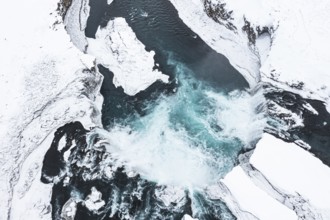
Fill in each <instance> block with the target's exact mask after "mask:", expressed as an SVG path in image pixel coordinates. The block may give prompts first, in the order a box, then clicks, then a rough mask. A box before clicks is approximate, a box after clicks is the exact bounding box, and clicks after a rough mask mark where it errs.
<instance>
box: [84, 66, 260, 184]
mask: <svg viewBox="0 0 330 220" xmlns="http://www.w3.org/2000/svg"><path fill="white" fill-rule="evenodd" d="M175 74H176V79H177V81H178V87H177V88H176V92H175V93H174V94H172V95H168V96H166V95H161V96H160V97H159V98H158V99H157V100H156V101H153V102H150V103H149V104H148V105H147V107H146V109H145V110H146V114H145V115H143V116H141V115H138V114H132V115H131V116H129V117H127V118H126V119H124V120H122V121H121V122H117V123H116V124H115V125H113V126H111V127H110V128H109V129H108V131H107V130H103V129H96V130H94V131H93V132H91V133H90V136H93V135H95V134H97V135H98V136H99V138H101V139H102V143H103V144H104V145H105V146H106V150H107V151H108V152H109V153H110V155H111V156H112V157H113V158H114V161H115V163H116V164H117V166H118V167H119V166H124V167H125V169H126V170H127V172H130V171H134V172H136V173H138V174H140V175H141V177H142V178H145V179H147V180H149V181H153V182H156V183H157V184H160V185H175V186H180V187H185V188H190V189H194V188H203V187H205V186H208V185H211V184H214V183H216V182H217V181H218V180H219V179H220V178H222V177H223V176H224V175H225V174H226V173H228V172H229V171H230V170H231V169H232V168H233V167H234V166H235V163H236V162H237V157H238V155H239V153H240V152H241V151H243V150H246V149H249V148H251V147H253V144H254V143H255V141H256V140H258V139H259V138H260V137H261V134H262V131H263V128H264V126H265V123H266V121H265V117H264V112H263V105H264V98H263V95H262V92H261V91H260V90H257V91H254V92H251V91H250V92H248V91H232V92H230V93H225V92H223V91H221V89H219V88H214V87H213V86H210V84H209V83H208V82H206V81H203V80H197V79H196V78H195V77H194V74H192V73H191V72H190V70H189V69H188V68H186V67H185V66H184V65H183V64H181V63H179V62H176V63H175Z"/></svg>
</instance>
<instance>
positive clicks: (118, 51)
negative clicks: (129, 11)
mask: <svg viewBox="0 0 330 220" xmlns="http://www.w3.org/2000/svg"><path fill="white" fill-rule="evenodd" d="M87 52H88V53H89V54H91V55H93V56H95V57H96V58H97V62H98V63H100V64H102V65H103V66H105V67H107V68H109V69H110V70H111V71H112V72H113V74H114V79H113V83H114V85H115V86H116V87H119V86H121V87H122V88H123V89H124V92H125V93H126V94H128V95H135V94H136V93H138V92H140V91H143V90H145V89H146V88H148V87H149V86H150V85H151V84H153V83H154V82H155V81H157V80H161V81H163V82H165V83H166V82H168V78H169V77H168V76H166V75H164V74H162V73H161V72H159V71H158V70H154V69H153V68H154V66H155V61H154V58H153V57H154V55H155V52H154V51H150V52H147V51H146V50H145V47H144V45H143V44H142V43H141V42H140V41H139V40H138V39H137V38H136V36H135V33H134V32H133V30H132V29H131V28H130V27H129V26H128V24H127V22H126V21H125V19H124V18H116V19H114V20H110V21H109V22H108V25H107V27H106V28H99V29H98V30H97V33H96V39H91V38H89V39H88V50H87Z"/></svg>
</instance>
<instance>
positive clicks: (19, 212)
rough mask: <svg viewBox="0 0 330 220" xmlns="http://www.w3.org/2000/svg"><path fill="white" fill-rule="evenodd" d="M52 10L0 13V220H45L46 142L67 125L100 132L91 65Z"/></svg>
mask: <svg viewBox="0 0 330 220" xmlns="http://www.w3.org/2000/svg"><path fill="white" fill-rule="evenodd" d="M57 3H58V2H57V1H50V0H48V1H40V0H32V1H18V2H17V1H16V2H6V7H1V9H0V16H1V19H0V25H1V27H2V28H3V30H5V31H2V32H1V33H0V48H1V49H2V52H3V53H5V55H4V56H1V66H0V79H1V80H0V90H1V92H0V98H1V103H2V104H1V113H0V155H1V156H0V157H1V160H0V166H1V168H0V194H1V200H0V212H1V213H2V214H1V216H0V219H7V218H8V216H10V218H11V219H42V218H43V217H46V218H49V214H50V213H49V210H48V211H47V209H48V208H47V207H48V206H49V196H50V192H51V191H50V190H51V189H50V187H48V186H42V185H41V184H40V181H39V179H40V172H39V171H40V167H41V163H42V159H43V155H44V153H45V151H46V150H47V147H48V146H49V145H50V143H51V138H47V137H49V135H50V134H52V132H54V130H55V129H56V128H57V127H59V126H61V125H63V124H65V123H67V122H70V121H73V120H79V121H81V122H82V123H83V124H84V126H86V127H90V126H95V125H99V126H100V125H101V120H100V111H99V110H100V107H101V103H102V97H101V96H100V94H99V89H100V84H101V80H102V77H101V75H100V74H98V73H96V72H95V71H93V70H92V67H93V65H94V64H93V61H94V58H92V57H91V56H89V55H84V54H83V53H82V52H80V51H79V50H78V49H77V48H76V47H75V46H74V45H73V44H72V43H71V42H70V37H69V36H68V35H67V33H66V31H65V29H64V26H63V24H62V22H61V21H60V20H61V17H60V16H58V15H57V12H56V11H55V10H56V8H57ZM13 12H15V13H13ZM55 23H57V24H56V25H54V24H55ZM36 149H37V150H36ZM35 150H36V151H35ZM39 190H40V191H39ZM39 192H40V193H39ZM41 193H42V194H41ZM22 204H24V205H22ZM43 206H45V207H46V208H45V209H44V208H42V207H43ZM39 208H40V209H39ZM45 214H46V216H44V215H45ZM29 217H31V218H29Z"/></svg>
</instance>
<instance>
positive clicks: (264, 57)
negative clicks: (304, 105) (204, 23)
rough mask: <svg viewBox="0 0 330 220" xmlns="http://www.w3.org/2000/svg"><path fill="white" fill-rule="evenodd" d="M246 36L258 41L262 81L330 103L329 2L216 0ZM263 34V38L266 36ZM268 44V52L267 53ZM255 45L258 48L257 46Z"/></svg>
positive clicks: (216, 5)
mask: <svg viewBox="0 0 330 220" xmlns="http://www.w3.org/2000/svg"><path fill="white" fill-rule="evenodd" d="M206 2H209V4H208V5H207V7H210V8H213V9H217V8H220V7H221V8H224V10H225V11H227V12H231V13H230V22H232V23H233V24H234V26H236V27H237V29H238V30H239V32H241V31H243V30H242V29H245V30H244V31H245V32H246V33H247V35H249V36H246V37H249V38H250V39H251V38H256V39H255V40H256V47H255V50H256V52H257V53H259V55H260V58H261V59H260V61H261V68H260V73H261V81H263V82H267V83H270V84H273V85H275V86H276V87H279V88H283V89H285V90H288V91H292V92H294V93H298V94H300V95H301V96H303V97H304V98H312V99H317V100H322V101H325V102H326V103H327V106H328V110H329V105H330V87H329V84H330V74H329V69H330V44H329V43H328V38H329V36H330V30H329V29H328V28H327V26H329V25H330V17H329V16H328V11H329V10H330V2H329V1H327V0H322V1H320V2H318V4H315V3H314V2H311V1H307V0H303V1H301V0H294V1H289V2H288V1H285V0H272V1H264V0H253V1H249V2H248V3H247V2H246V3H244V2H242V1H238V0H230V1H229V0H212V1H206ZM262 32H264V34H261V33H262ZM267 45H269V46H268V49H267ZM252 47H253V46H252Z"/></svg>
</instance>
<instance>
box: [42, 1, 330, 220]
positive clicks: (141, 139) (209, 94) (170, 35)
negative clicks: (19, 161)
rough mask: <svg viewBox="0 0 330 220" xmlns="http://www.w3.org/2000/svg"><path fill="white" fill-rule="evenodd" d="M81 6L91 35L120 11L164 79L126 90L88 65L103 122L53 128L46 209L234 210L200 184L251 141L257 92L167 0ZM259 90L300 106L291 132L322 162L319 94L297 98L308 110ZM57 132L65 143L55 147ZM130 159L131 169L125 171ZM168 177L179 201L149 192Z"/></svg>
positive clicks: (133, 214)
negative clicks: (96, 196)
mask: <svg viewBox="0 0 330 220" xmlns="http://www.w3.org/2000/svg"><path fill="white" fill-rule="evenodd" d="M90 6H91V11H90V16H89V18H88V21H87V28H86V30H85V34H86V36H87V37H89V38H94V37H95V33H96V31H97V29H98V28H99V27H105V26H106V25H107V23H108V21H109V20H110V19H115V18H117V17H124V18H125V19H126V22H127V23H128V25H129V26H130V28H132V30H133V31H134V32H135V34H136V36H137V38H138V40H140V41H141V42H142V43H143V44H144V45H145V47H146V50H147V51H150V50H153V51H155V54H156V55H155V57H154V59H155V62H156V63H158V64H159V66H155V67H154V68H157V69H159V70H160V71H161V72H162V73H164V74H166V75H168V76H170V82H169V83H167V84H165V83H162V82H160V81H157V82H155V83H154V84H153V85H151V86H150V87H149V88H147V89H146V90H145V91H141V92H139V93H138V94H136V95H135V96H129V95H126V94H125V93H124V91H123V89H122V88H121V87H118V88H116V87H115V86H114V84H113V82H112V80H113V73H112V72H111V67H110V68H109V69H107V68H105V67H104V66H102V65H101V64H100V65H98V69H99V71H100V72H101V73H102V74H103V76H104V81H103V84H102V88H101V94H102V95H103V97H104V103H103V106H102V123H103V127H104V128H105V130H103V129H94V130H92V131H87V130H85V129H84V128H83V126H82V124H81V123H80V122H73V123H69V124H66V125H64V126H63V127H61V128H59V129H58V130H57V131H56V133H55V137H54V140H53V143H52V145H51V146H50V148H49V150H48V152H47V153H46V155H45V159H44V164H43V168H42V178H41V180H42V182H44V183H53V184H54V186H53V194H52V200H51V203H52V218H53V219H56V220H57V219H76V220H97V219H100V220H101V219H108V220H110V219H111V220H117V219H118V220H121V219H137V220H139V219H141V220H144V219H146V220H149V219H150V220H151V219H157V220H158V219H159V220H163V219H166V220H167V219H171V220H172V219H173V220H180V219H181V218H182V217H183V216H184V214H189V215H192V216H194V217H196V218H198V219H200V220H217V219H219V220H232V219H236V218H235V216H234V215H233V214H232V213H231V212H230V210H229V209H228V207H227V206H226V205H225V204H224V203H223V202H222V201H221V200H211V199H209V198H208V196H207V195H206V194H205V191H203V187H205V186H208V185H210V184H215V183H216V182H217V181H218V180H219V179H220V178H221V177H223V176H224V175H225V174H227V173H228V172H229V171H230V170H231V169H232V168H233V167H234V166H235V165H236V164H237V157H238V155H239V154H240V153H241V152H244V151H245V150H247V149H250V148H253V147H254V143H255V141H256V140H257V139H258V138H259V137H260V134H261V133H262V132H263V128H264V126H265V123H266V122H265V120H264V119H265V117H264V114H263V110H262V107H261V106H263V102H264V99H263V95H260V94H259V95H258V94H257V95H250V94H248V93H247V92H246V91H245V90H246V89H247V88H248V83H247V81H246V80H245V79H244V78H243V76H242V75H241V74H240V73H239V72H238V71H237V70H236V69H234V68H233V67H232V66H231V65H230V63H229V61H228V59H227V58H226V57H225V56H223V55H221V54H219V53H217V52H215V51H214V50H212V49H211V48H210V47H209V46H208V45H207V44H205V42H203V41H202V40H201V38H200V37H199V36H197V35H196V34H195V33H194V32H192V31H191V30H190V29H189V28H188V27H187V26H186V25H185V24H184V23H183V22H182V21H181V19H180V18H179V17H178V13H177V11H176V9H175V8H174V7H173V5H172V4H171V3H170V2H169V1H168V0H114V1H113V2H112V3H111V5H107V1H106V0H90ZM137 56H138V54H137ZM266 96H267V98H268V99H271V100H275V102H277V103H278V104H279V105H281V106H284V107H286V108H288V109H290V108H292V109H300V111H301V112H302V115H303V117H304V118H306V124H307V127H306V128H303V129H300V130H294V131H290V132H291V134H292V136H293V135H296V136H299V137H300V138H301V139H303V140H305V141H306V142H308V143H310V144H311V145H313V144H314V143H318V142H320V143H321V144H320V145H318V146H321V147H320V148H314V151H313V152H314V153H315V154H317V156H319V157H320V158H321V159H323V161H326V160H329V161H330V159H329V158H330V157H329V151H328V148H327V145H329V138H328V136H327V129H329V125H330V116H329V114H326V111H325V109H324V106H323V105H322V103H321V104H320V103H319V102H314V101H313V100H309V101H307V102H309V103H310V104H311V105H312V106H314V107H315V108H316V109H317V110H318V111H319V112H320V113H322V114H320V115H319V116H313V115H311V114H310V113H308V112H307V111H304V110H303V107H302V106H303V104H304V103H305V102H306V101H305V100H300V97H298V96H295V95H294V94H286V93H277V92H273V93H269V94H267V95H266ZM285 97H288V98H285ZM292 100H295V101H296V103H297V104H296V105H297V106H292V105H291V103H292ZM251 103H252V104H251ZM270 116H271V117H274V120H277V119H276V117H277V116H276V115H275V114H274V116H272V115H270ZM315 121H316V122H317V123H313V122H315ZM324 122H326V123H324ZM275 135H276V133H275ZM63 139H64V140H65V143H66V144H65V147H63V148H62V149H60V148H59V141H60V140H63ZM289 141H293V140H289ZM96 146H98V147H96ZM120 160H122V161H124V162H122V163H119V162H118V161H120ZM131 168H132V169H133V170H134V169H136V171H137V172H138V173H137V175H133V176H132V175H128V173H129V172H127V170H128V171H129V170H130V169H131ZM109 169H110V170H112V171H111V172H112V173H111V174H109V172H108V171H107V170H109ZM168 185H174V186H179V187H181V188H184V192H183V196H182V198H181V199H180V200H178V201H174V202H172V203H171V204H169V205H165V204H164V202H163V201H162V200H160V199H159V198H158V196H157V194H158V192H159V191H160V192H162V190H164V189H166V187H167V186H168ZM92 187H95V188H96V189H97V190H98V191H99V192H100V193H101V194H102V195H101V198H100V199H101V200H102V201H104V203H105V204H104V205H103V206H102V207H101V208H100V209H98V210H96V211H95V210H94V211H92V210H89V209H87V208H86V205H85V201H84V200H85V199H86V198H87V197H88V195H89V194H90V192H91V188H92ZM68 201H75V202H74V203H75V208H76V212H75V217H68V216H66V214H63V213H65V210H66V209H67V208H68V207H72V206H70V204H69V202H68Z"/></svg>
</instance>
